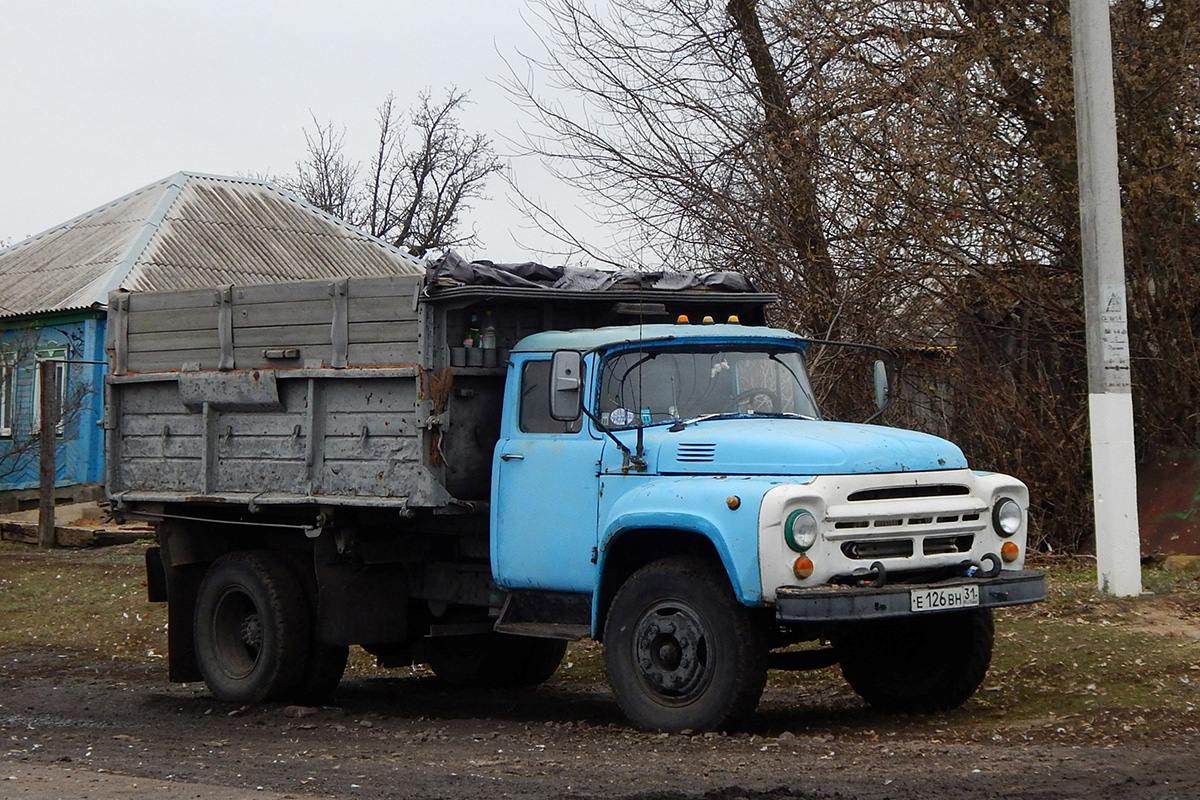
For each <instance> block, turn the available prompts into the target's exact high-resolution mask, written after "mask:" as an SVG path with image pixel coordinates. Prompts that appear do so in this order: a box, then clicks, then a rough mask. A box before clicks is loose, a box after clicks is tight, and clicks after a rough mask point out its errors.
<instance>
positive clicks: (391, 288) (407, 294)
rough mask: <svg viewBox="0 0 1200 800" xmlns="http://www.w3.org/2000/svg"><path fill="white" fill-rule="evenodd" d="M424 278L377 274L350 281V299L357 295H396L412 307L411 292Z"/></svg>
mask: <svg viewBox="0 0 1200 800" xmlns="http://www.w3.org/2000/svg"><path fill="white" fill-rule="evenodd" d="M422 280H424V278H423V277H422V276H420V275H379V276H374V277H370V278H355V279H353V280H352V281H350V299H351V300H354V299H355V298H359V297H363V298H366V297H396V298H403V299H405V300H407V305H408V307H409V308H411V307H412V297H413V292H414V291H415V290H416V286H417V284H419V283H420V282H421V281H422Z"/></svg>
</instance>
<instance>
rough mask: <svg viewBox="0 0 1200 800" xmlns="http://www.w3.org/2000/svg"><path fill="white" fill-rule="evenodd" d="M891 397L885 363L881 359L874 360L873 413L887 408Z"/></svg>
mask: <svg viewBox="0 0 1200 800" xmlns="http://www.w3.org/2000/svg"><path fill="white" fill-rule="evenodd" d="M891 399H892V390H891V386H890V384H889V383H888V372H887V364H885V363H883V361H882V360H879V361H876V362H875V413H877V414H878V413H879V412H880V411H883V410H884V409H885V408H887V405H888V403H889V402H891Z"/></svg>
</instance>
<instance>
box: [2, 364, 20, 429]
mask: <svg viewBox="0 0 1200 800" xmlns="http://www.w3.org/2000/svg"><path fill="white" fill-rule="evenodd" d="M16 404H17V361H16V358H15V357H14V356H13V354H12V353H0V438H12V435H13V419H14V418H15V417H16V413H15V411H16Z"/></svg>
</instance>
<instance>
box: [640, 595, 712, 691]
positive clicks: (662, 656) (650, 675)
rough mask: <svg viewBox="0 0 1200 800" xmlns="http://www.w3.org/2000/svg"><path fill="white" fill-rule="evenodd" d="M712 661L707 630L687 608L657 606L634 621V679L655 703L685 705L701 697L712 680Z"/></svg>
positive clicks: (666, 603)
mask: <svg viewBox="0 0 1200 800" xmlns="http://www.w3.org/2000/svg"><path fill="white" fill-rule="evenodd" d="M712 657H713V656H712V648H711V647H710V646H709V635H708V630H707V628H706V626H705V625H704V622H703V620H702V619H701V618H700V615H699V614H697V613H696V611H695V610H694V609H692V608H690V607H688V606H687V605H684V604H682V603H679V602H677V601H664V602H660V603H657V604H655V605H654V606H652V607H651V608H649V609H648V610H647V611H646V613H644V614H643V615H642V616H641V618H640V619H639V620H638V623H637V627H636V628H635V630H634V659H635V660H636V662H637V673H638V677H639V678H640V679H641V683H642V685H643V687H644V688H645V689H646V691H647V692H648V694H650V695H651V696H652V697H654V698H655V700H657V701H658V702H659V703H662V704H663V705H670V706H680V705H686V704H688V703H690V702H692V701H693V700H695V699H696V698H697V697H699V696H700V695H702V694H703V693H704V690H705V689H706V688H707V687H708V684H709V682H710V681H711V680H712V668H713V665H712V663H711V661H712Z"/></svg>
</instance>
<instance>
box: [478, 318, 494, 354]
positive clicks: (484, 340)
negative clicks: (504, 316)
mask: <svg viewBox="0 0 1200 800" xmlns="http://www.w3.org/2000/svg"><path fill="white" fill-rule="evenodd" d="M479 345H480V347H482V348H483V349H484V350H495V349H496V321H495V320H493V319H492V312H490V311H487V312H484V315H483V334H482V335H481V336H480V337H479Z"/></svg>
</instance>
